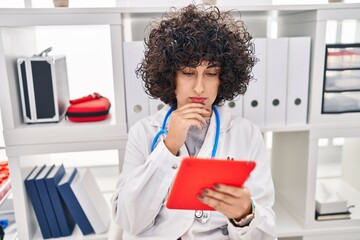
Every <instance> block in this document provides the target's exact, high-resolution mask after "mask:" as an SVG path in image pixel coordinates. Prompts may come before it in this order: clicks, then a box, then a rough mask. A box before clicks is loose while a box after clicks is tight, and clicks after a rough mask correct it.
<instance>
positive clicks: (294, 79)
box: [286, 37, 311, 125]
mask: <svg viewBox="0 0 360 240" xmlns="http://www.w3.org/2000/svg"><path fill="white" fill-rule="evenodd" d="M310 43H311V38H310V37H294V38H289V55H288V56H289V57H288V59H289V60H288V86H287V106H286V125H304V124H306V120H307V109H308V108H307V106H308V92H309V67H310Z"/></svg>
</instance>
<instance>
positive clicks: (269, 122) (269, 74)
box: [265, 38, 288, 127]
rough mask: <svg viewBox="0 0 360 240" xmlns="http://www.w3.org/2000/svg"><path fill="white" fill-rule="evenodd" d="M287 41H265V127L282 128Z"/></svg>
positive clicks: (284, 39)
mask: <svg viewBox="0 0 360 240" xmlns="http://www.w3.org/2000/svg"><path fill="white" fill-rule="evenodd" d="M287 56H288V39H287V38H278V39H268V40H267V67H266V95H265V97H266V106H265V125H266V126H270V127H271V126H283V125H285V117H286V116H285V115H286V90H287V87H286V80H287V67H288V65H287V62H288V59H287Z"/></svg>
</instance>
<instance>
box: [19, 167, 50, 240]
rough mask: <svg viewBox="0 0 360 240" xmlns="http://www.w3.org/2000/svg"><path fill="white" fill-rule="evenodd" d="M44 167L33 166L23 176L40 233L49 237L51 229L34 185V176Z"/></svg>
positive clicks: (44, 236)
mask: <svg viewBox="0 0 360 240" xmlns="http://www.w3.org/2000/svg"><path fill="white" fill-rule="evenodd" d="M44 168H45V165H43V166H35V167H34V168H33V169H32V170H31V172H30V173H29V175H28V176H27V177H26V178H25V181H24V183H25V188H26V191H27V193H28V195H29V197H30V200H31V204H32V206H33V209H34V212H35V216H36V219H37V221H38V223H39V226H40V231H41V234H42V237H43V238H44V239H47V238H51V237H52V235H51V231H50V227H49V223H48V222H47V220H46V216H45V211H44V208H43V206H42V204H41V200H40V195H39V192H38V190H37V188H36V185H35V178H36V177H37V176H38V175H39V174H40V173H41V171H42V170H43V169H44Z"/></svg>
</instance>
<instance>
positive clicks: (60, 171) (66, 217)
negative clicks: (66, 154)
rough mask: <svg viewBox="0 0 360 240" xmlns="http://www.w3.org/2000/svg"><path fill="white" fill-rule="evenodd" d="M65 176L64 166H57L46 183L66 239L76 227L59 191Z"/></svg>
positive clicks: (62, 233)
mask: <svg viewBox="0 0 360 240" xmlns="http://www.w3.org/2000/svg"><path fill="white" fill-rule="evenodd" d="M64 175H65V168H64V165H60V166H55V167H54V168H53V169H52V170H51V172H50V173H49V174H48V175H47V176H46V178H45V183H46V187H47V190H48V192H49V195H50V200H51V203H52V206H53V208H54V211H55V215H56V218H57V221H58V223H59V226H60V232H61V235H62V236H63V237H66V236H69V235H71V234H72V232H73V230H74V227H75V221H74V219H73V217H72V216H71V213H70V211H69V209H68V207H67V206H66V204H65V202H64V200H63V199H62V198H61V196H60V193H59V192H58V189H57V185H58V183H59V182H60V180H61V178H62V177H63V176H64Z"/></svg>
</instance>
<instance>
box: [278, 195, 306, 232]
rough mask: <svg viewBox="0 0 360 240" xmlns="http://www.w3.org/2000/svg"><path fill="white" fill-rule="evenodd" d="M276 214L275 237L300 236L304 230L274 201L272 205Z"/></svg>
mask: <svg viewBox="0 0 360 240" xmlns="http://www.w3.org/2000/svg"><path fill="white" fill-rule="evenodd" d="M274 211H275V214H276V226H277V236H278V237H280V238H282V237H297V236H302V235H303V232H304V229H303V228H302V227H301V226H300V224H299V223H298V222H296V220H295V219H294V218H293V217H292V216H291V215H290V213H289V212H288V211H287V210H286V209H285V208H284V207H283V206H282V205H281V203H280V202H278V201H276V202H275V205H274Z"/></svg>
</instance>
